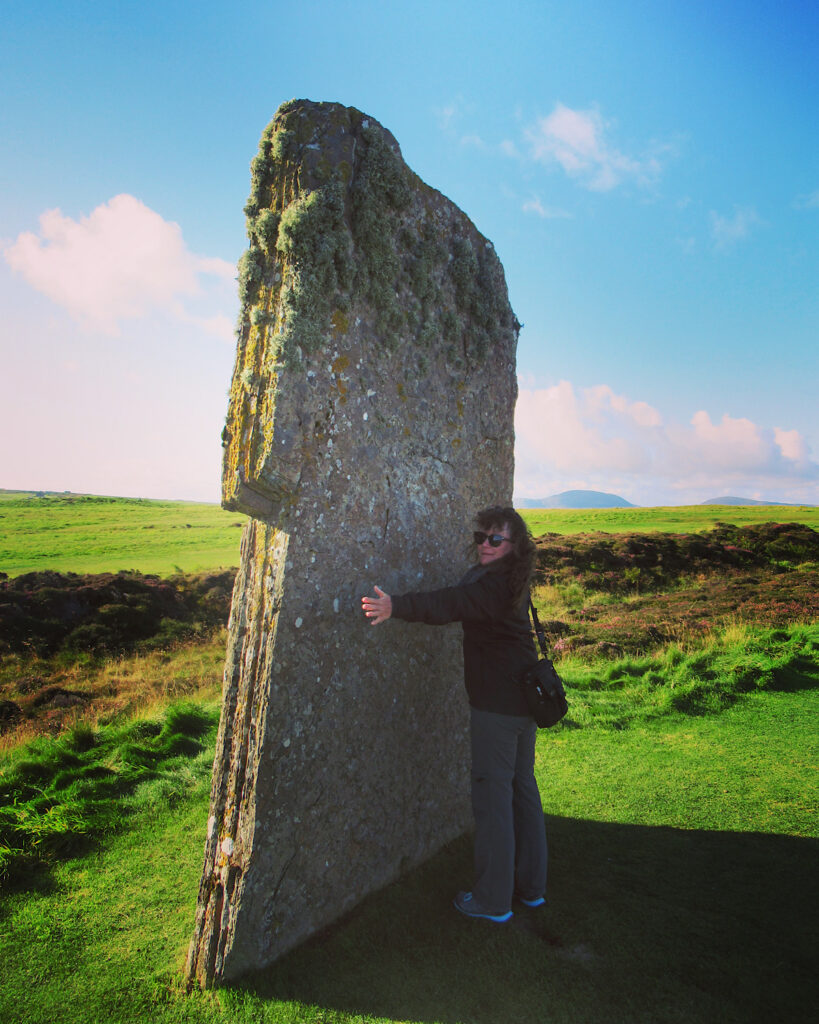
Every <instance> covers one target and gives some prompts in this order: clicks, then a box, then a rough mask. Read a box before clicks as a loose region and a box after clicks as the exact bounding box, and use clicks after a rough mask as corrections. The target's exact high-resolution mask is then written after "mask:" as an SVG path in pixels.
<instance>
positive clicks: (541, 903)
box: [516, 896, 546, 907]
mask: <svg viewBox="0 0 819 1024" xmlns="http://www.w3.org/2000/svg"><path fill="white" fill-rule="evenodd" d="M516 899H518V900H520V902H521V903H522V904H523V905H524V907H545V906H546V900H545V899H544V898H543V897H542V896H536V897H535V898H534V899H533V900H526V899H524V898H523V896H517V897H516Z"/></svg>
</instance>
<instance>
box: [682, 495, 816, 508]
mask: <svg viewBox="0 0 819 1024" xmlns="http://www.w3.org/2000/svg"><path fill="white" fill-rule="evenodd" d="M701 504H702V505H785V506H788V507H789V508H801V507H803V506H800V505H798V504H797V503H796V502H793V501H756V500H755V499H754V498H734V497H730V496H729V497H724V498H709V499H708V500H707V501H703V502H701ZM810 507H812V506H810Z"/></svg>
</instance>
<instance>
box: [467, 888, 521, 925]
mask: <svg viewBox="0 0 819 1024" xmlns="http://www.w3.org/2000/svg"><path fill="white" fill-rule="evenodd" d="M452 905H453V906H454V907H455V909H456V910H460V912H461V913H462V914H466V916H467V917H481V918H483V919H484V920H486V921H494V922H495V923H496V924H503V923H504V921H508V920H509V918H510V917H511V916H512V911H511V910H507V911H506V913H505V914H488V913H487V912H486V911H485V910H484V909H483V907H482V906H481V905H480V903H478V901H477V900H476V899H475V897H474V896H473V895H472V893H471V892H459V893H458V895H457V896H456V897H455V899H454V900H453V901H452Z"/></svg>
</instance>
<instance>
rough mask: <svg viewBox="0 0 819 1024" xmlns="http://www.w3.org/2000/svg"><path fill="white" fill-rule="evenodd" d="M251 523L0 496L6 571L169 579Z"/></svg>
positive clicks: (99, 501)
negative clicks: (129, 573)
mask: <svg viewBox="0 0 819 1024" xmlns="http://www.w3.org/2000/svg"><path fill="white" fill-rule="evenodd" d="M522 514H523V517H524V519H525V520H526V522H527V523H528V525H529V528H530V530H531V531H532V533H533V534H534V536H536V537H537V536H539V535H540V534H543V533H549V532H552V533H561V534H571V533H585V532H591V531H595V530H601V531H603V532H606V533H620V532H634V531H649V532H653V531H661V532H665V533H691V532H695V531H699V530H708V529H710V528H711V527H713V525H714V523H716V522H728V523H734V524H736V525H738V526H742V525H746V524H752V523H764V522H771V521H772V522H794V523H805V524H807V525H808V526H812V527H814V528H817V527H819V509H816V508H806V507H802V508H791V507H786V506H764V507H760V506H747V507H746V506H719V505H694V506H680V507H673V508H627V509H526V510H524V511H523V512H522ZM245 522H246V520H245V519H244V517H243V516H240V515H237V514H236V513H235V512H226V511H224V510H223V509H222V508H221V507H220V506H218V505H207V504H196V503H194V502H179V501H153V500H147V499H142V498H108V497H100V496H94V495H75V494H45V495H43V496H37V495H36V494H34V493H23V492H20V491H0V572H5V573H6V574H7V575H8V576H19V575H21V574H22V573H25V572H36V571H41V570H43V569H52V570H55V571H57V572H83V573H88V572H117V571H119V570H121V569H125V570H135V571H137V572H143V573H157V574H159V575H170V574H172V573H175V572H186V573H192V572H205V571H212V570H216V569H221V568H230V567H235V566H238V564H239V541H240V537H241V527H242V526H243V525H244V523H245Z"/></svg>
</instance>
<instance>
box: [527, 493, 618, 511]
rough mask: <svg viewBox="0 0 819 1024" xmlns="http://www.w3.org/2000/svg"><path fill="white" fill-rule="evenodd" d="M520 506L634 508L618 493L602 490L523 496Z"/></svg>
mask: <svg viewBox="0 0 819 1024" xmlns="http://www.w3.org/2000/svg"><path fill="white" fill-rule="evenodd" d="M518 506H519V507H520V508H636V507H637V506H636V505H632V503H631V502H630V501H626V499H625V498H621V497H620V495H619V494H606V493H605V492H604V491H561V493H560V494H551V495H550V496H549V497H548V498H524V499H523V500H522V501H520V502H518Z"/></svg>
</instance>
